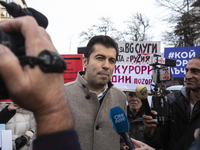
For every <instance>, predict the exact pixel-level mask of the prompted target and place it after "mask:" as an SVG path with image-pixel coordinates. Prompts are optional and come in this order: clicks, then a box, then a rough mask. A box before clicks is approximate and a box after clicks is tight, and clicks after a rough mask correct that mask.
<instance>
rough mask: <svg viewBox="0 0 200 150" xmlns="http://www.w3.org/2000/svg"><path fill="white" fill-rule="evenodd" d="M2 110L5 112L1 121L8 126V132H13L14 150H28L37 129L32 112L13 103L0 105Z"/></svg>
mask: <svg viewBox="0 0 200 150" xmlns="http://www.w3.org/2000/svg"><path fill="white" fill-rule="evenodd" d="M0 109H2V112H4V113H3V114H2V117H3V118H4V119H3V120H1V121H2V122H4V123H5V124H6V125H5V126H6V130H11V131H12V140H13V150H28V149H29V146H30V144H31V142H32V137H33V134H34V132H35V128H36V123H35V118H34V116H33V114H32V112H30V111H28V110H25V109H23V108H20V107H19V106H18V105H17V104H15V103H13V102H11V103H9V104H8V103H0ZM0 118H1V117H0ZM1 121H0V122H1Z"/></svg>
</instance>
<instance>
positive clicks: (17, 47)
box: [0, 1, 48, 99]
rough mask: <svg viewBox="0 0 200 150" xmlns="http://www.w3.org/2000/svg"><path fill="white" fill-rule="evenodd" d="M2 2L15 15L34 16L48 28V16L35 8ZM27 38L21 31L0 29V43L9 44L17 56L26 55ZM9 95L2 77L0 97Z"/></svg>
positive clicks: (0, 2)
mask: <svg viewBox="0 0 200 150" xmlns="http://www.w3.org/2000/svg"><path fill="white" fill-rule="evenodd" d="M0 4H1V5H3V6H4V7H5V8H6V11H7V12H8V13H9V14H10V15H11V16H13V17H19V16H26V15H29V16H33V17H34V18H35V20H36V21H37V23H38V25H40V26H42V27H43V28H46V27H47V25H48V20H47V18H46V17H45V16H44V15H43V14H41V13H40V12H38V11H36V10H35V9H33V8H23V9H22V8H21V6H20V5H17V4H15V3H9V4H8V3H6V2H4V1H0ZM24 43H25V40H24V37H23V36H22V34H21V33H8V32H4V31H3V30H1V29H0V44H3V45H5V46H7V47H8V48H9V49H10V50H11V51H12V52H13V53H14V54H15V55H16V56H17V57H20V56H25V44H24ZM8 98H9V95H8V92H7V89H6V87H5V84H4V82H3V80H2V79H1V78H0V99H8Z"/></svg>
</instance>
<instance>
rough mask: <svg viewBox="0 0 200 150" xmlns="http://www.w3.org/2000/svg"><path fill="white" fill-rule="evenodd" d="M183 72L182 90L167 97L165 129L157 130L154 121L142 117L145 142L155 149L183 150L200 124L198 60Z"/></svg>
mask: <svg viewBox="0 0 200 150" xmlns="http://www.w3.org/2000/svg"><path fill="white" fill-rule="evenodd" d="M185 70H186V76H185V81H186V82H185V83H186V86H185V87H183V88H182V89H181V90H180V91H177V92H175V93H174V94H170V95H168V96H167V97H168V100H169V103H170V116H169V119H168V121H167V122H166V123H165V125H163V126H157V125H156V124H155V123H156V122H157V120H156V119H152V117H151V116H146V115H143V118H144V124H145V127H146V129H145V134H144V135H145V141H146V143H147V144H149V145H150V146H152V147H154V148H156V149H164V150H187V149H188V148H189V147H190V146H191V145H192V143H193V142H194V141H195V138H194V131H195V129H197V128H198V126H199V122H200V56H196V57H194V58H192V59H191V60H190V61H189V62H188V64H187V66H186V68H185ZM152 113H153V114H154V115H156V114H157V112H155V111H152Z"/></svg>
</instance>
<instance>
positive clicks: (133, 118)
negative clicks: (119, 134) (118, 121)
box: [126, 91, 145, 142]
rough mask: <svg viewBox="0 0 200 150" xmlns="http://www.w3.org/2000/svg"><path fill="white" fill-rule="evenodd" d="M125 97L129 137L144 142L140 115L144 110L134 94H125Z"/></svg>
mask: <svg viewBox="0 0 200 150" xmlns="http://www.w3.org/2000/svg"><path fill="white" fill-rule="evenodd" d="M126 95H127V101H128V106H127V118H128V122H129V135H130V136H131V137H132V138H133V139H136V140H139V141H142V142H144V134H143V133H144V130H145V126H144V123H143V118H142V115H143V114H144V110H143V107H142V101H141V100H140V99H139V98H138V97H137V96H136V93H135V92H129V91H128V92H126Z"/></svg>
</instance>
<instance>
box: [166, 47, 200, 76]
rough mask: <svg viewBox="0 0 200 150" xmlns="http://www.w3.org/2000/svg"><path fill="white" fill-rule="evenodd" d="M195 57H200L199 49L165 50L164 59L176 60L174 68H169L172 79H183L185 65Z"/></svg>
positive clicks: (177, 48)
mask: <svg viewBox="0 0 200 150" xmlns="http://www.w3.org/2000/svg"><path fill="white" fill-rule="evenodd" d="M197 55H200V47H171V48H165V51H164V57H165V58H169V59H175V60H176V66H175V67H172V68H171V73H172V77H175V78H184V77H185V73H186V72H185V67H186V66H187V63H188V62H189V60H190V59H191V58H192V57H195V56H197Z"/></svg>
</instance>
